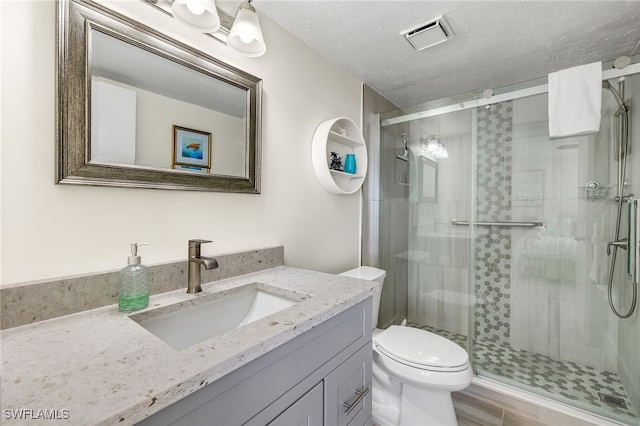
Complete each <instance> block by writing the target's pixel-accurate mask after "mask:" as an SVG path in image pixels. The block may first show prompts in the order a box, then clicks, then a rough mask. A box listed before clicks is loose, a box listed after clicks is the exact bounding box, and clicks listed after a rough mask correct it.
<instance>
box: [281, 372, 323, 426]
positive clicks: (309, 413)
mask: <svg viewBox="0 0 640 426" xmlns="http://www.w3.org/2000/svg"><path fill="white" fill-rule="evenodd" d="M323 407H324V404H323V400H322V382H320V383H318V384H317V385H315V386H314V387H313V388H312V389H311V390H310V391H309V392H307V393H306V394H304V396H303V397H302V398H300V399H299V400H297V401H296V402H294V403H293V404H292V405H291V406H290V407H289V408H287V409H286V410H284V411H283V412H282V413H280V415H279V416H278V417H276V418H275V419H273V421H272V422H270V423H269V426H292V425H296V426H322V425H323V421H322V416H323Z"/></svg>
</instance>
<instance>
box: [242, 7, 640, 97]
mask: <svg viewBox="0 0 640 426" xmlns="http://www.w3.org/2000/svg"><path fill="white" fill-rule="evenodd" d="M252 4H253V5H254V6H255V7H256V9H258V10H259V11H261V12H262V13H263V14H265V15H267V16H268V17H270V18H271V19H272V20H274V21H275V22H277V23H279V24H280V25H281V26H283V27H284V28H286V29H287V30H288V31H290V32H291V33H293V34H294V35H296V36H297V37H298V38H300V39H301V40H302V41H303V42H304V43H306V44H308V45H309V46H311V47H312V48H313V49H315V50H316V51H318V52H319V53H320V54H322V55H323V56H325V57H326V58H327V59H329V60H330V61H331V62H333V63H335V64H337V65H339V66H340V67H342V68H343V69H345V70H346V71H347V72H349V73H350V74H352V75H353V76H355V77H356V78H358V79H360V80H362V81H364V82H365V83H367V84H368V85H369V86H371V87H372V88H374V89H375V90H377V91H378V92H379V93H381V94H382V95H384V96H385V97H387V98H388V99H390V100H391V101H393V102H395V103H396V104H397V105H398V106H400V107H405V106H411V105H416V104H419V103H422V102H426V101H429V100H433V99H439V98H443V97H446V96H449V95H454V94H458V93H462V92H467V91H471V90H479V91H482V90H484V89H487V88H497V87H501V86H506V85H510V84H514V83H519V82H523V81H527V80H531V79H535V78H539V77H543V76H546V74H548V73H549V72H554V71H558V70H561V69H564V68H568V67H572V66H576V65H582V64H586V63H590V62H594V61H599V60H602V61H608V60H613V59H615V58H616V57H618V56H621V55H630V54H631V53H632V52H633V51H634V49H635V48H636V46H637V45H638V42H639V41H640V2H639V1H418V0H416V1H389V0H386V1H382V0H380V1H371V0H333V1H326V0H295V1H294V0H289V1H282V0H253V2H252ZM441 14H444V15H445V16H446V18H447V20H448V21H449V23H450V24H451V27H452V28H453V31H454V32H455V34H456V36H455V37H454V38H453V39H451V40H449V41H447V42H445V43H442V44H439V45H437V46H434V47H431V48H429V49H426V50H423V51H419V52H417V51H415V50H413V48H412V47H411V46H410V45H409V43H407V42H406V41H405V40H404V38H403V37H402V36H400V35H399V33H400V31H402V30H405V29H408V28H411V27H414V26H416V25H419V24H421V23H424V22H426V21H428V20H430V19H431V18H434V17H436V16H438V15H441ZM267 44H268V40H267ZM636 53H640V52H636Z"/></svg>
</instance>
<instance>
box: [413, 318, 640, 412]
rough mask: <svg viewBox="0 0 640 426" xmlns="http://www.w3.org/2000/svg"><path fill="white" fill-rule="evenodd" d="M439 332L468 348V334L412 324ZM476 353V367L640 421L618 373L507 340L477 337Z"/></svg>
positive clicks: (573, 402) (587, 407)
mask: <svg viewBox="0 0 640 426" xmlns="http://www.w3.org/2000/svg"><path fill="white" fill-rule="evenodd" d="M408 325H409V326H410V327H416V328H420V329H423V330H427V331H430V332H432V333H436V334H439V335H441V336H443V337H446V338H447V339H449V340H451V341H453V342H455V343H457V344H458V345H460V346H461V347H463V348H464V349H465V350H468V349H467V345H468V342H467V336H464V335H462V334H458V333H452V332H450V331H447V330H440V329H436V328H433V327H429V326H421V325H418V324H414V323H409V324H408ZM474 349H475V351H474V353H473V357H472V361H471V363H472V365H473V368H474V371H476V372H479V374H481V375H488V376H490V375H496V376H500V377H501V378H506V379H508V380H513V381H516V382H518V383H520V384H523V385H524V387H525V388H528V390H531V391H533V392H535V393H537V394H540V395H543V396H547V397H549V398H552V399H556V400H560V401H563V402H565V403H567V404H569V405H575V406H576V407H579V408H582V409H584V410H588V411H593V412H596V413H597V414H601V415H602V414H604V415H608V416H610V417H611V418H613V419H617V420H620V421H624V422H628V423H629V424H639V422H640V416H638V414H636V412H635V411H634V407H633V406H632V405H631V399H630V398H629V396H628V395H627V392H626V391H625V389H624V386H623V384H622V381H621V380H620V377H619V376H618V374H617V373H612V372H609V371H603V370H598V369H595V368H592V367H588V366H584V365H579V364H576V363H575V362H570V361H558V360H555V359H553V358H551V357H548V356H546V355H541V354H537V353H534V352H528V351H522V350H516V349H513V348H511V346H509V345H507V344H495V343H494V342H492V341H490V340H486V339H480V340H478V341H476V345H475V348H474ZM598 393H603V394H607V395H611V396H614V397H616V398H621V399H622V400H624V402H625V404H626V405H627V408H626V409H625V408H623V407H619V406H617V405H615V404H608V403H606V402H604V401H601V399H600V396H599V395H598Z"/></svg>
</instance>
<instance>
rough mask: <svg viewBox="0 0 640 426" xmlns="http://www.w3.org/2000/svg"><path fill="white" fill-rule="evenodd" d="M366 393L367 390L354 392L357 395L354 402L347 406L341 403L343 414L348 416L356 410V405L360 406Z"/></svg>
mask: <svg viewBox="0 0 640 426" xmlns="http://www.w3.org/2000/svg"><path fill="white" fill-rule="evenodd" d="M368 393H369V388H365V389H364V390H356V395H358V397H357V398H356V400H355V401H353V402H352V403H351V404H347V403H346V402H343V403H342V406H343V407H345V408H346V410H344V414H345V415H346V416H348V415H349V414H350V413H351V412H352V411H353V409H354V408H356V407H357V406H358V404H360V402H361V401H362V400H363V399H364V397H365V396H367V394H368Z"/></svg>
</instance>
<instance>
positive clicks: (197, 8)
mask: <svg viewBox="0 0 640 426" xmlns="http://www.w3.org/2000/svg"><path fill="white" fill-rule="evenodd" d="M187 9H189V12H191V13H193V14H194V15H202V14H203V13H204V10H205V7H204V5H203V4H202V3H200V2H199V1H197V0H195V1H194V0H191V1H188V2H187Z"/></svg>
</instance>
